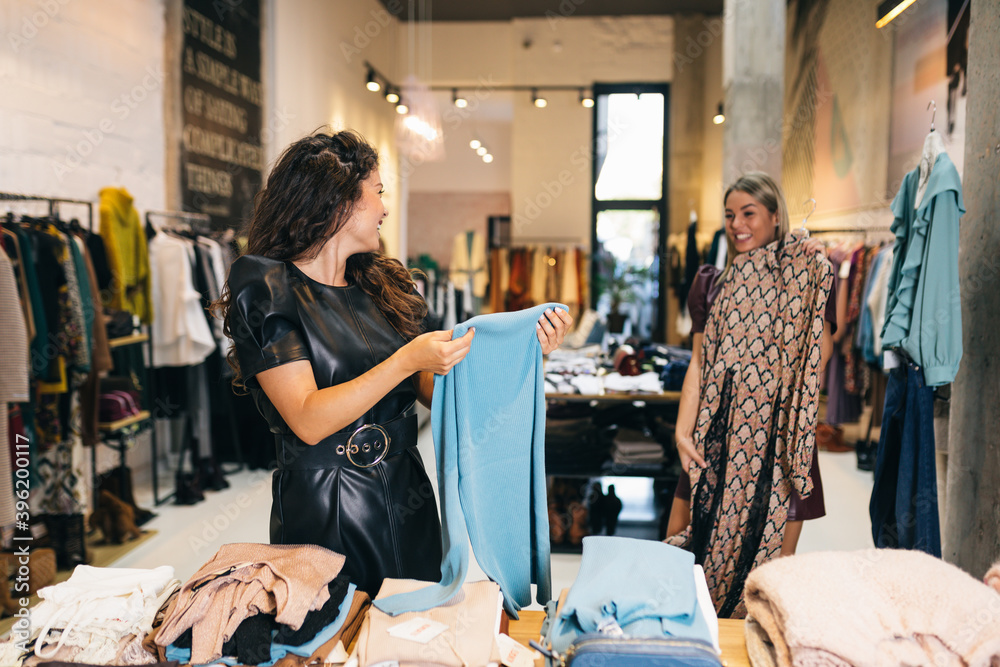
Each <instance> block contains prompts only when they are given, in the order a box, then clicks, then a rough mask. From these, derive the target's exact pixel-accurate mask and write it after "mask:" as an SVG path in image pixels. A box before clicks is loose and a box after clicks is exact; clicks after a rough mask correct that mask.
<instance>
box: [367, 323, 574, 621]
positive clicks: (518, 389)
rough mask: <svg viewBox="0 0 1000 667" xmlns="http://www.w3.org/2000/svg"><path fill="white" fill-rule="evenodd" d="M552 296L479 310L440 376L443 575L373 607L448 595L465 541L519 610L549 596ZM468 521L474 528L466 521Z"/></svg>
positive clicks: (437, 436) (464, 560) (420, 606)
mask: <svg viewBox="0 0 1000 667" xmlns="http://www.w3.org/2000/svg"><path fill="white" fill-rule="evenodd" d="M546 308H562V309H563V310H566V306H563V305H561V304H556V303H547V304H544V305H541V306H535V307H534V308H529V309H527V310H521V311H518V312H514V313H495V314H492V315H480V316H478V317H473V318H472V319H471V320H469V321H467V322H463V323H462V324H459V325H458V326H456V327H455V329H454V334H453V338H458V337H460V336H463V335H465V333H466V332H467V331H468V330H469V329H475V330H476V335H475V339H474V340H473V341H472V346H471V348H470V349H469V353H468V355H466V357H465V359H463V360H462V361H461V362H459V363H458V364H457V365H455V367H454V368H452V369H451V372H449V373H448V374H447V375H438V376H435V378H434V397H433V401H432V404H431V426H432V428H433V431H434V448H435V450H436V453H437V471H438V492H439V494H440V496H441V527H442V536H443V542H444V545H443V546H444V549H443V551H444V557H443V559H442V562H441V581H440V583H438V584H435V585H433V586H428V587H426V588H422V589H420V590H418V591H413V592H412V593H401V594H399V595H394V596H392V597H388V598H385V599H384V600H376V601H375V603H374V604H375V606H376V607H378V608H379V609H381V610H382V611H383V612H385V613H387V614H392V615H393V616H395V615H397V614H402V613H404V612H409V611H426V610H427V609H430V608H432V607H436V606H439V605H442V604H444V603H446V602H448V600H450V599H451V598H452V597H453V596H454V595H455V594H456V593H457V592H458V591H459V590H461V587H462V584H463V583H464V581H465V575H466V572H467V571H468V568H469V550H468V546H467V544H466V540H469V541H471V542H472V549H473V551H474V552H475V554H476V560H477V561H478V562H479V565H480V566H481V567H482V568H483V572H485V573H486V574H487V576H489V578H490V579H492V580H493V581H495V582H497V584H499V585H500V591H501V592H502V593H503V598H504V608H505V609H506V610H507V612H508V613H509V614H511V615H512V616H513V617H514V618H517V610H518V609H520V608H521V607H523V606H525V605H528V604H531V584H533V583H534V584H537V585H538V591H537V596H536V598H537V600H538V601H539V602H540V603H541V604H545V603H546V602H547V601H548V600H549V597H550V587H551V573H550V569H549V567H550V566H549V520H548V508H547V503H546V495H545V388H544V380H543V377H542V351H541V346H540V345H539V343H538V335H537V333H536V331H535V324H536V323H537V322H538V319H539V318H540V317H541V316H542V313H543V312H544V311H545V309H546ZM467 529H468V530H467Z"/></svg>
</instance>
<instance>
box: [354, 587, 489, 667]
mask: <svg viewBox="0 0 1000 667" xmlns="http://www.w3.org/2000/svg"><path fill="white" fill-rule="evenodd" d="M431 585H433V584H430V583H428V582H426V581H414V580H412V579H386V580H385V581H383V582H382V588H381V589H379V592H378V596H376V598H375V600H376V601H378V600H382V599H385V598H388V597H391V596H393V595H398V594H401V593H410V592H413V591H418V590H421V589H423V588H426V587H427V586H431ZM502 602H503V598H502V596H501V595H500V587H499V586H498V585H497V584H496V583H494V582H492V581H476V582H466V583H464V584H463V585H462V589H461V591H460V592H459V594H458V595H456V596H455V597H454V598H452V599H451V600H450V601H449V602H448V603H447V604H444V605H440V606H437V607H432V608H431V609H428V610H426V611H410V612H405V613H402V614H398V615H397V616H390V615H389V614H386V613H385V612H382V611H380V610H379V609H378V607H375V606H372V608H371V610H370V611H369V612H368V617H367V618H366V619H365V621H364V623H363V624H362V626H361V631H360V632H359V633H358V641H357V644H356V645H355V647H354V653H353V656H352V657H354V658H357V661H358V664H359V665H376V664H383V663H391V664H394V665H398V666H399V667H407V666H408V665H417V664H421V665H426V664H433V665H441V666H443V667H465V666H466V665H486V664H488V663H497V664H499V662H500V652H499V650H498V648H497V645H496V636H497V634H498V633H499V632H500V623H501V617H502V615H503V609H502ZM411 624H416V625H419V626H423V627H424V628H427V627H432V626H433V624H440V625H441V626H444V627H443V628H442V627H440V626H436V627H437V630H431V631H430V632H431V633H433V632H438V634H436V635H434V636H432V637H430V638H429V639H427V638H426V637H424V638H423V639H422V640H421V641H420V642H418V641H415V640H412V639H408V638H403V637H402V636H401V635H400V632H401V630H402V629H403V628H407V627H410V625H411ZM424 639H426V641H424Z"/></svg>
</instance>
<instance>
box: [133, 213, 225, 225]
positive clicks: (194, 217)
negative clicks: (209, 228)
mask: <svg viewBox="0 0 1000 667" xmlns="http://www.w3.org/2000/svg"><path fill="white" fill-rule="evenodd" d="M153 218H167V219H168V220H180V221H182V222H204V223H206V224H208V225H211V224H212V216H210V215H208V214H207V213H190V212H187V211H146V223H147V224H149V225H152V224H153ZM154 226H155V225H154Z"/></svg>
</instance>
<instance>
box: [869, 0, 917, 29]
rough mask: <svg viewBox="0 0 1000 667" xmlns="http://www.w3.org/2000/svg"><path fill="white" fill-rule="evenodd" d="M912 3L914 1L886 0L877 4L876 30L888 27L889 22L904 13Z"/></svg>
mask: <svg viewBox="0 0 1000 667" xmlns="http://www.w3.org/2000/svg"><path fill="white" fill-rule="evenodd" d="M913 3H914V0H886V2H883V3H881V4H879V6H878V11H877V12H876V13H875V18H876V19H878V20H877V21H875V27H876V28H884V27H885V26H887V25H889V22H890V21H892V20H893V19H894V18H896V17H897V16H899V15H900V14H902V13H903V12H904V11H906V8H907V7H909V6H910V5H912V4H913Z"/></svg>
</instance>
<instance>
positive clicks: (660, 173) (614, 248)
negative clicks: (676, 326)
mask: <svg viewBox="0 0 1000 667" xmlns="http://www.w3.org/2000/svg"><path fill="white" fill-rule="evenodd" d="M594 97H595V105H594V125H593V127H594V137H593V141H594V181H593V182H594V191H593V207H592V210H593V248H594V253H593V262H592V268H591V270H592V283H591V284H592V285H593V290H592V300H593V303H592V305H593V307H594V308H596V309H597V310H598V311H599V312H601V313H602V314H603V315H605V316H607V317H608V320H609V326H610V328H611V331H612V332H614V333H619V332H621V333H631V334H634V335H638V336H640V337H642V338H651V339H653V340H658V341H662V340H665V338H664V335H665V322H666V313H665V312H664V308H663V304H662V303H661V301H662V300H661V297H660V286H661V285H662V284H663V279H664V276H663V275H662V273H663V271H664V268H663V267H662V266H661V262H660V260H659V258H660V257H662V256H663V245H664V243H665V240H666V239H665V237H663V236H662V235H661V233H660V221H661V220H664V219H665V216H666V206H667V198H666V192H667V188H666V174H667V169H666V164H667V158H666V156H667V143H666V137H667V133H666V128H667V109H668V105H669V99H670V98H669V87H668V86H667V85H665V84H662V85H656V84H642V85H619V84H615V85H602V84H598V85H595V86H594Z"/></svg>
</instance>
